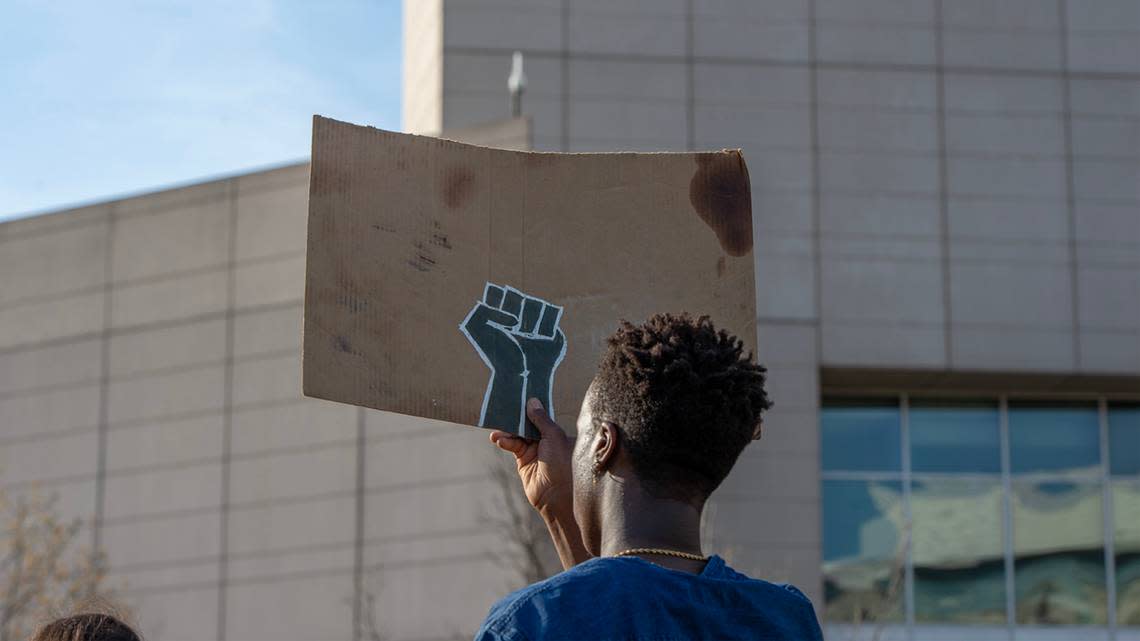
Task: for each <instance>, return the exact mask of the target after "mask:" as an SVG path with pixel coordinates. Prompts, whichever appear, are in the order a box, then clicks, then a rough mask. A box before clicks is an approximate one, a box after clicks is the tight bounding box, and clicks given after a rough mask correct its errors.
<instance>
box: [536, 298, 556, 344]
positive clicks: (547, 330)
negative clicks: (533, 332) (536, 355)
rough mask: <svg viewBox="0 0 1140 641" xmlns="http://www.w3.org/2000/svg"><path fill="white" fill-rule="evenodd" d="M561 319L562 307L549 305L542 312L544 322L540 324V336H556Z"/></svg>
mask: <svg viewBox="0 0 1140 641" xmlns="http://www.w3.org/2000/svg"><path fill="white" fill-rule="evenodd" d="M561 317H562V308H561V307H558V306H557V305H547V306H546V307H545V308H544V309H543V310H542V320H541V321H539V323H538V330H537V333H538V335H539V336H546V337H550V336H554V331H555V330H556V329H558V320H559V318H561Z"/></svg>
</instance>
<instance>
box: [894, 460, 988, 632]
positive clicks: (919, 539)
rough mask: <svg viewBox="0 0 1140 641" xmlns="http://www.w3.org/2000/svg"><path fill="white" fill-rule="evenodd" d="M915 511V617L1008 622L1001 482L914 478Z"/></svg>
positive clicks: (936, 620)
mask: <svg viewBox="0 0 1140 641" xmlns="http://www.w3.org/2000/svg"><path fill="white" fill-rule="evenodd" d="M910 511H911V537H912V543H913V550H912V555H913V556H912V558H913V562H914V618H915V620H917V621H918V622H920V623H954V624H957V623H989V624H995V625H1002V624H1004V623H1005V618H1006V617H1005V610H1006V603H1005V548H1004V545H1003V539H1002V486H1001V481H1000V480H999V479H997V478H994V479H982V480H973V479H970V480H964V479H953V478H944V477H940V478H937V479H931V480H923V481H914V483H912V484H911V494H910Z"/></svg>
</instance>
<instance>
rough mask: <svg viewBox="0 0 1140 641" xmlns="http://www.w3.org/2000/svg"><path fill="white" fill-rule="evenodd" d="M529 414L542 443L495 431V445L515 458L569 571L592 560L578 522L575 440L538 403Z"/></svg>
mask: <svg viewBox="0 0 1140 641" xmlns="http://www.w3.org/2000/svg"><path fill="white" fill-rule="evenodd" d="M526 414H527V418H529V419H530V421H531V422H532V423H534V425H535V426H536V427H537V428H538V431H539V433H540V434H542V438H541V439H540V440H537V441H534V440H527V439H524V438H520V437H518V436H514V435H511V434H508V433H506V432H500V431H495V432H491V442H492V443H494V444H495V445H497V446H498V447H499V448H501V449H503V450H506V451H508V452H510V453H512V454H514V455H515V465H516V466H517V467H518V472H519V480H520V481H522V487H523V492H524V493H525V494H526V498H527V501H529V502H530V504H531V506H532V507H534V509H535V510H537V511H538V513H539V514H540V515H541V516H542V519H543V520H544V521H545V522H546V528H547V529H548V530H549V531H550V538H551V539H552V540H553V541H554V548H555V549H556V550H558V558H559V559H561V560H562V567H563V568H564V569H567V570H569V569H570V568H572V567H574V566H575V565H577V564H579V563H581V562H583V561H586V560H588V559H589V558H590V553H589V552H587V551H586V546H585V544H583V543H582V532H581V531H580V530H579V529H578V523H577V521H575V520H574V503H573V497H574V484H573V479H572V477H571V472H570V453H571V452H572V451H573V449H574V440H573V439H571V438H570V437H568V436H567V435H566V432H565V431H564V430H563V429H562V428H561V427H560V426H559V425H558V424H557V423H555V422H554V421H552V420H551V419H550V417H549V416H548V415H547V413H546V410H545V409H543V407H542V403H540V402H538V400H537V399H533V398H532V399H530V400H529V401H528V402H527V406H526Z"/></svg>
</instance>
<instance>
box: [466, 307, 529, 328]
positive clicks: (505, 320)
mask: <svg viewBox="0 0 1140 641" xmlns="http://www.w3.org/2000/svg"><path fill="white" fill-rule="evenodd" d="M470 318H471V320H473V321H474V324H475V325H482V324H484V323H488V322H490V323H494V324H495V325H501V326H503V327H506V328H508V329H509V328H511V327H514V326H515V323H517V322H518V319H517V318H515V317H514V316H511V315H510V314H507V313H505V312H503V311H502V310H498V309H495V308H493V307H488V306H487V305H484V304H483V303H479V304H478V305H476V310H475V311H474V312H472V313H471V317H470Z"/></svg>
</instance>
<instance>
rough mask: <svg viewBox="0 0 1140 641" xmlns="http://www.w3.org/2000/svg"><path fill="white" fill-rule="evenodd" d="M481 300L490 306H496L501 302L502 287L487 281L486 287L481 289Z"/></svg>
mask: <svg viewBox="0 0 1140 641" xmlns="http://www.w3.org/2000/svg"><path fill="white" fill-rule="evenodd" d="M483 302H484V303H486V304H488V305H490V306H491V307H498V306H499V305H502V304H503V288H502V287H499V286H498V285H492V284H491V283H487V288H486V289H484V290H483Z"/></svg>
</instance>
